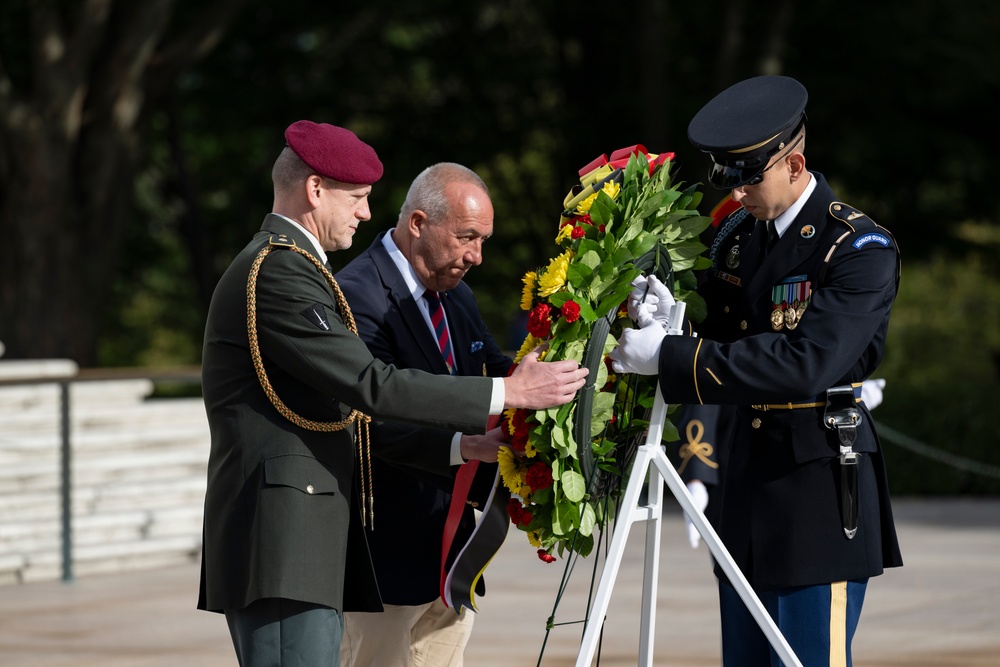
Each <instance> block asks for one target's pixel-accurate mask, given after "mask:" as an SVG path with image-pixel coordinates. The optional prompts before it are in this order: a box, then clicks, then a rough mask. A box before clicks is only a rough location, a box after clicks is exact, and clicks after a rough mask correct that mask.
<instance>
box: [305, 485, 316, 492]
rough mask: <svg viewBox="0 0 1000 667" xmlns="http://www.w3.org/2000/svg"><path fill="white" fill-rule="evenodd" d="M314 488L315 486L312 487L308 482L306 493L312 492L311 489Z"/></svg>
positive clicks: (313, 489)
mask: <svg viewBox="0 0 1000 667" xmlns="http://www.w3.org/2000/svg"><path fill="white" fill-rule="evenodd" d="M315 490H316V489H315V488H313V485H312V484H310V485H308V486H307V487H306V493H308V494H312V492H313V491H315Z"/></svg>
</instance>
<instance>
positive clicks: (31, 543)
mask: <svg viewBox="0 0 1000 667" xmlns="http://www.w3.org/2000/svg"><path fill="white" fill-rule="evenodd" d="M201 519H202V509H201V507H194V506H176V505H175V506H173V507H165V508H161V509H156V510H152V509H139V510H132V511H118V512H107V513H99V514H86V515H81V516H75V517H74V518H73V523H72V537H73V540H72V542H73V553H74V557H75V556H76V554H77V552H78V550H79V549H86V548H89V547H91V546H94V545H100V544H105V543H126V542H132V541H142V540H148V539H150V538H167V537H176V536H184V535H191V534H200V533H201V523H202V521H201ZM49 551H56V552H58V553H62V523H61V522H60V521H59V520H53V519H48V520H43V521H13V522H9V523H4V524H0V553H2V554H17V553H22V554H25V555H27V556H28V557H29V560H30V557H31V554H37V553H43V552H49Z"/></svg>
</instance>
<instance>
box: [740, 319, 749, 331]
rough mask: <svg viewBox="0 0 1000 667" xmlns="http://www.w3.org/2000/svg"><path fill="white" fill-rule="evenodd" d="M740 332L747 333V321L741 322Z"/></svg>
mask: <svg viewBox="0 0 1000 667" xmlns="http://www.w3.org/2000/svg"><path fill="white" fill-rule="evenodd" d="M740 330H741V331H746V330H747V321H746V320H743V321H741V322H740Z"/></svg>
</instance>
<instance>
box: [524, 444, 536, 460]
mask: <svg viewBox="0 0 1000 667" xmlns="http://www.w3.org/2000/svg"><path fill="white" fill-rule="evenodd" d="M537 453H538V450H537V449H535V448H534V447H532V446H531V442H530V441H529V442H526V443H524V455H525V456H526V457H528V458H529V459H533V458H535V454H537Z"/></svg>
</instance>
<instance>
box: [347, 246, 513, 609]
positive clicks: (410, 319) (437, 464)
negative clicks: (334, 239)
mask: <svg viewBox="0 0 1000 667" xmlns="http://www.w3.org/2000/svg"><path fill="white" fill-rule="evenodd" d="M382 237H383V234H379V235H378V238H376V239H375V241H374V243H372V245H371V246H370V247H369V248H368V249H367V250H365V251H364V252H363V253H361V254H360V255H359V256H358V257H357V258H355V259H354V260H352V261H351V262H350V263H349V264H348V265H347V266H346V267H344V268H343V269H341V270H340V271H339V272H337V281H338V282H339V283H340V287H341V289H342V290H343V291H344V294H345V295H346V296H347V300H348V302H350V304H351V307H352V309H353V311H354V317H355V321H356V322H357V325H358V333H359V335H360V336H361V339H362V340H363V341H364V342H365V343H366V344H367V345H368V349H369V350H371V352H372V354H373V355H374V356H375V357H376V358H378V359H381V360H382V361H384V362H386V363H390V364H393V365H395V366H398V367H400V368H417V369H420V370H424V371H427V372H429V373H438V374H447V373H448V368H447V366H446V365H445V363H444V359H443V357H442V356H441V351H440V348H439V347H438V345H437V341H436V340H435V339H434V335H433V334H432V333H431V331H430V329H429V328H428V326H427V323H426V321H425V320H424V317H423V314H422V313H421V312H420V309H419V307H418V306H417V303H416V301H415V300H414V299H413V296H412V295H411V294H410V290H409V288H408V287H407V286H406V283H405V282H404V280H403V277H402V276H401V275H400V273H399V269H398V268H397V267H396V265H395V264H394V263H393V261H392V258H391V257H390V256H389V253H388V251H387V250H386V249H385V246H383V245H382ZM442 303H443V304H444V309H445V312H446V313H447V317H448V328H449V334H450V336H451V344H452V350H453V353H454V355H455V363H456V365H457V373H458V374H459V375H473V376H483V375H488V376H493V377H503V376H504V375H506V374H507V370H508V369H509V368H510V366H511V363H513V360H512V359H510V358H509V357H507V356H505V355H504V354H503V352H501V351H500V348H499V347H498V346H497V344H496V342H495V341H494V339H493V336H492V335H490V332H489V330H488V329H487V328H486V324H485V323H484V322H483V319H482V316H481V315H480V313H479V307H478V306H477V305H476V299H475V297H474V296H473V293H472V290H471V289H469V286H468V285H466V284H465V283H464V282H460V283H459V284H458V285H457V286H456V287H455V288H454V289H452V290H449V291H448V292H446V293H445V294H444V295H443V297H442ZM450 411H451V405H450V404H449V403H442V404H440V405H438V406H435V408H434V414H440V415H447V414H448V413H449V412H450ZM454 434H455V431H454V430H451V431H447V430H439V429H429V428H414V427H412V426H407V425H405V424H400V423H397V422H377V423H373V424H372V451H373V453H374V454H375V458H374V459H373V461H372V468H373V478H374V487H375V503H376V520H375V529H374V530H372V531H371V532H369V533H368V543H369V545H370V547H371V553H372V562H373V563H374V565H375V575H376V577H377V579H378V582H379V589H380V591H381V592H382V599H383V601H384V602H386V603H388V604H398V605H419V604H425V603H427V602H432V601H433V600H435V599H437V598H438V596H439V595H440V568H441V539H442V534H443V532H444V522H445V518H446V516H447V513H448V508H449V507H450V504H451V491H452V487H453V484H454V472H455V471H456V470H457V469H458V468H457V467H452V466H451V463H450V457H451V440H452V436H453V435H454ZM398 449H410V450H411V451H414V452H420V453H421V456H420V460H419V461H413V462H411V464H410V465H409V466H405V467H404V466H399V465H398V464H393V463H392V462H391V460H386V458H384V457H385V455H386V454H391V453H392V452H393V451H395V450H398ZM479 468H480V469H479V471H478V472H477V476H476V477H477V481H488V482H489V483H488V484H486V485H484V488H483V489H482V492H481V493H480V494H479V495H478V496H477V499H478V500H480V501H483V502H485V497H483V496H484V495H488V493H489V491H490V489H491V488H492V482H493V480H494V479H495V475H496V464H493V465H491V466H488V465H486V464H482V463H481V464H480V466H479ZM490 473H492V474H490ZM474 490H475V487H474ZM475 522H476V518H475V513H474V511H473V509H472V507H471V506H470V505H466V507H465V511H464V512H463V516H462V521H461V523H460V525H459V529H458V532H457V534H456V537H455V540H454V543H453V544H454V546H453V549H452V556H453V555H454V554H455V553H457V550H458V549H460V548H461V547H462V546H463V545H464V544H465V542H466V540H467V539H468V537H469V536H470V535H471V533H472V530H473V529H474V528H475V525H476V523H475ZM480 581H481V580H480Z"/></svg>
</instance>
